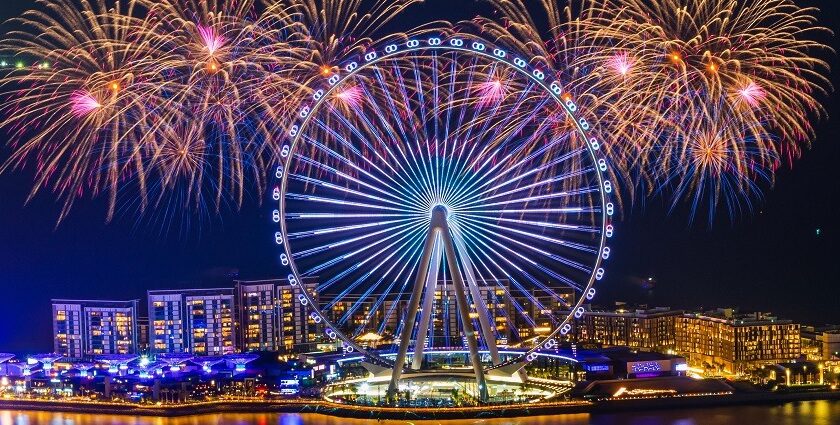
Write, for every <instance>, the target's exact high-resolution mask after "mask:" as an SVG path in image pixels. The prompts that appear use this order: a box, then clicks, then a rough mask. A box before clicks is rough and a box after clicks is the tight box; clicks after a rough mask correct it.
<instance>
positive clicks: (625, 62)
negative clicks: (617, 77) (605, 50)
mask: <svg viewBox="0 0 840 425" xmlns="http://www.w3.org/2000/svg"><path fill="white" fill-rule="evenodd" d="M607 64H608V66H609V67H610V68H611V69H612V70H613V71H615V72H617V73H619V74H621V75H627V73H629V72H630V68H631V67H632V66H633V61H632V59H630V55H628V54H627V52H621V53H617V54H615V55H614V56H612V57H611V58H610V59H609V60H608V63H607Z"/></svg>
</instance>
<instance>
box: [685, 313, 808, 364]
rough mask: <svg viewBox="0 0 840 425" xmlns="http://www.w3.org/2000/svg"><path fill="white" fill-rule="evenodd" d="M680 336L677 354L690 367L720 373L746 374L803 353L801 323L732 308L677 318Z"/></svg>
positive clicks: (789, 359)
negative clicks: (683, 358) (739, 311)
mask: <svg viewBox="0 0 840 425" xmlns="http://www.w3.org/2000/svg"><path fill="white" fill-rule="evenodd" d="M676 337H677V348H676V351H677V352H678V353H680V354H681V355H684V356H686V357H687V358H688V361H689V364H691V365H693V366H696V367H701V368H703V369H706V370H713V371H717V372H720V373H736V374H737V373H744V372H747V371H750V370H754V369H760V368H762V367H763V366H764V365H767V364H772V363H783V362H787V361H791V360H796V359H797V358H798V357H799V356H800V355H801V353H802V345H801V340H800V326H799V324H796V323H793V322H791V321H790V320H780V319H778V318H776V317H774V316H771V315H769V314H763V313H752V314H737V313H736V312H735V311H733V310H732V309H718V310H714V311H709V312H704V313H691V314H685V315H683V316H681V317H679V318H678V319H677V323H676Z"/></svg>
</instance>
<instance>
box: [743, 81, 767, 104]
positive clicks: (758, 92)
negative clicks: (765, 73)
mask: <svg viewBox="0 0 840 425" xmlns="http://www.w3.org/2000/svg"><path fill="white" fill-rule="evenodd" d="M738 96H739V98H740V99H741V100H742V101H744V102H746V103H747V104H748V105H750V106H751V107H753V108H755V107H758V105H759V104H760V103H761V101H762V100H764V98H765V97H766V96H767V94H766V93H765V92H764V89H762V88H761V86H759V85H758V84H756V83H755V82H753V81H750V82H749V84H747V85H746V86H745V87H744V88H742V89H740V90H738Z"/></svg>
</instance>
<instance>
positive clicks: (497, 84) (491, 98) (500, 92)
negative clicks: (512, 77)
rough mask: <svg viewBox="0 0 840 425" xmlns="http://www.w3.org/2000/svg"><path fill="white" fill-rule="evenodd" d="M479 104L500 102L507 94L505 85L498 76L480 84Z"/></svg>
mask: <svg viewBox="0 0 840 425" xmlns="http://www.w3.org/2000/svg"><path fill="white" fill-rule="evenodd" d="M478 96H479V98H480V99H479V100H478V103H479V105H489V104H491V103H495V102H498V101H499V100H500V99H502V98H503V97H504V96H505V85H504V84H503V83H502V81H501V80H499V79H498V78H496V79H493V80H490V81H486V82H483V83H481V84H479V85H478Z"/></svg>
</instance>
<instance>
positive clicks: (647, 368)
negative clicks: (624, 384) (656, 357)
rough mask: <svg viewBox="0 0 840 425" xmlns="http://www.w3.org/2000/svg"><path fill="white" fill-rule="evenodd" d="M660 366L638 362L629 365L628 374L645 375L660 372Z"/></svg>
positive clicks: (656, 363)
mask: <svg viewBox="0 0 840 425" xmlns="http://www.w3.org/2000/svg"><path fill="white" fill-rule="evenodd" d="M660 371H662V365H661V364H659V362H638V363H631V364H630V372H632V373H645V372H660Z"/></svg>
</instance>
